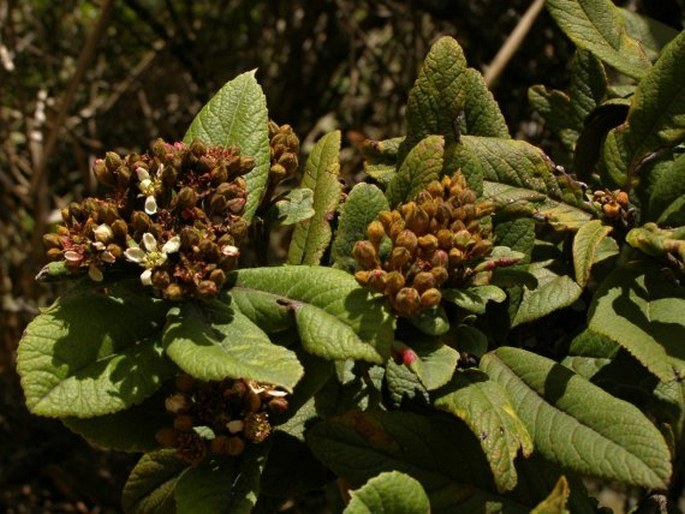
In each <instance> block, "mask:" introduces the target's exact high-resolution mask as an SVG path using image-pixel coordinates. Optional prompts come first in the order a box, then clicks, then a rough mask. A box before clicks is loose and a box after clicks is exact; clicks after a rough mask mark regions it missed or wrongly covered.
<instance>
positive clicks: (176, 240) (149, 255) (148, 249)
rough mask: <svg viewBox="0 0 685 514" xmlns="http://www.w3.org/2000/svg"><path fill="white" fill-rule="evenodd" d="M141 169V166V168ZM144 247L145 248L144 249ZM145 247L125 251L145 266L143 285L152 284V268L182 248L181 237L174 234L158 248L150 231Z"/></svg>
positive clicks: (129, 256) (144, 241)
mask: <svg viewBox="0 0 685 514" xmlns="http://www.w3.org/2000/svg"><path fill="white" fill-rule="evenodd" d="M139 169H141V168H139ZM143 248H144V249H143ZM143 248H141V247H140V246H134V247H132V248H127V249H126V251H125V252H124V255H125V256H126V258H127V259H128V260H129V261H131V262H135V263H137V264H140V265H141V266H143V267H144V268H145V271H143V273H141V275H140V281H141V282H142V283H143V285H146V286H150V285H152V270H153V269H155V268H157V267H159V266H161V265H163V264H164V263H165V262H166V260H167V255H169V254H172V253H176V252H178V250H179V249H180V248H181V238H180V237H179V236H174V237H172V238H171V239H169V240H168V241H167V242H166V243H164V244H163V245H162V249H161V250H160V249H158V248H157V240H156V239H155V236H153V235H152V234H150V232H145V234H143Z"/></svg>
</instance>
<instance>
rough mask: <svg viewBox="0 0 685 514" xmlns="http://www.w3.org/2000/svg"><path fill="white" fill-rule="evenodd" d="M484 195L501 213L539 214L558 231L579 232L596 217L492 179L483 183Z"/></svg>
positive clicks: (561, 202)
mask: <svg viewBox="0 0 685 514" xmlns="http://www.w3.org/2000/svg"><path fill="white" fill-rule="evenodd" d="M483 196H484V197H485V198H487V199H489V200H491V201H492V202H494V204H495V209H496V211H497V213H498V214H499V213H503V214H507V213H509V212H511V213H516V214H519V215H526V216H532V215H535V216H536V218H539V219H542V220H544V221H546V222H547V223H549V224H550V225H551V226H552V227H554V228H555V229H557V230H577V229H579V228H580V227H582V226H583V225H584V224H585V223H587V222H588V221H590V220H591V219H592V217H593V214H592V213H590V212H587V211H584V210H581V209H579V208H578V207H575V206H573V205H571V204H569V203H566V202H564V201H557V200H553V199H552V198H550V197H549V196H546V195H545V193H539V192H537V191H534V190H531V189H526V188H521V187H514V186H510V185H507V184H503V183H498V182H492V181H489V180H486V181H484V182H483ZM522 251H523V250H522Z"/></svg>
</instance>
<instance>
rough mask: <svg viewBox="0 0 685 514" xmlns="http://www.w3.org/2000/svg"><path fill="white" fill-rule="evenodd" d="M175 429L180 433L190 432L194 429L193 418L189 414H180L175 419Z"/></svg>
mask: <svg viewBox="0 0 685 514" xmlns="http://www.w3.org/2000/svg"><path fill="white" fill-rule="evenodd" d="M174 428H175V429H176V430H178V431H179V432H190V431H191V430H192V429H193V418H192V417H191V416H188V415H187V414H179V415H178V416H176V417H175V418H174Z"/></svg>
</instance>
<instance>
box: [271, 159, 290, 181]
mask: <svg viewBox="0 0 685 514" xmlns="http://www.w3.org/2000/svg"><path fill="white" fill-rule="evenodd" d="M287 174H288V172H287V170H286V169H285V168H284V167H283V165H281V164H278V163H276V164H274V165H272V166H271V167H270V168H269V177H270V178H271V180H273V181H274V182H280V181H281V180H283V179H284V178H285V176H286V175H287Z"/></svg>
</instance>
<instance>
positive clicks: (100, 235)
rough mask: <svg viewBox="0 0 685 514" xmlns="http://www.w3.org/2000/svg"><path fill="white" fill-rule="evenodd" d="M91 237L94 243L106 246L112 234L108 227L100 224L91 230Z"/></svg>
mask: <svg viewBox="0 0 685 514" xmlns="http://www.w3.org/2000/svg"><path fill="white" fill-rule="evenodd" d="M93 235H94V236H95V240H96V241H100V242H101V243H105V244H106V243H109V242H110V241H111V240H112V238H113V237H114V232H113V231H112V229H111V227H110V226H109V225H107V224H105V223H102V224H101V225H98V226H97V227H95V228H94V229H93Z"/></svg>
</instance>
